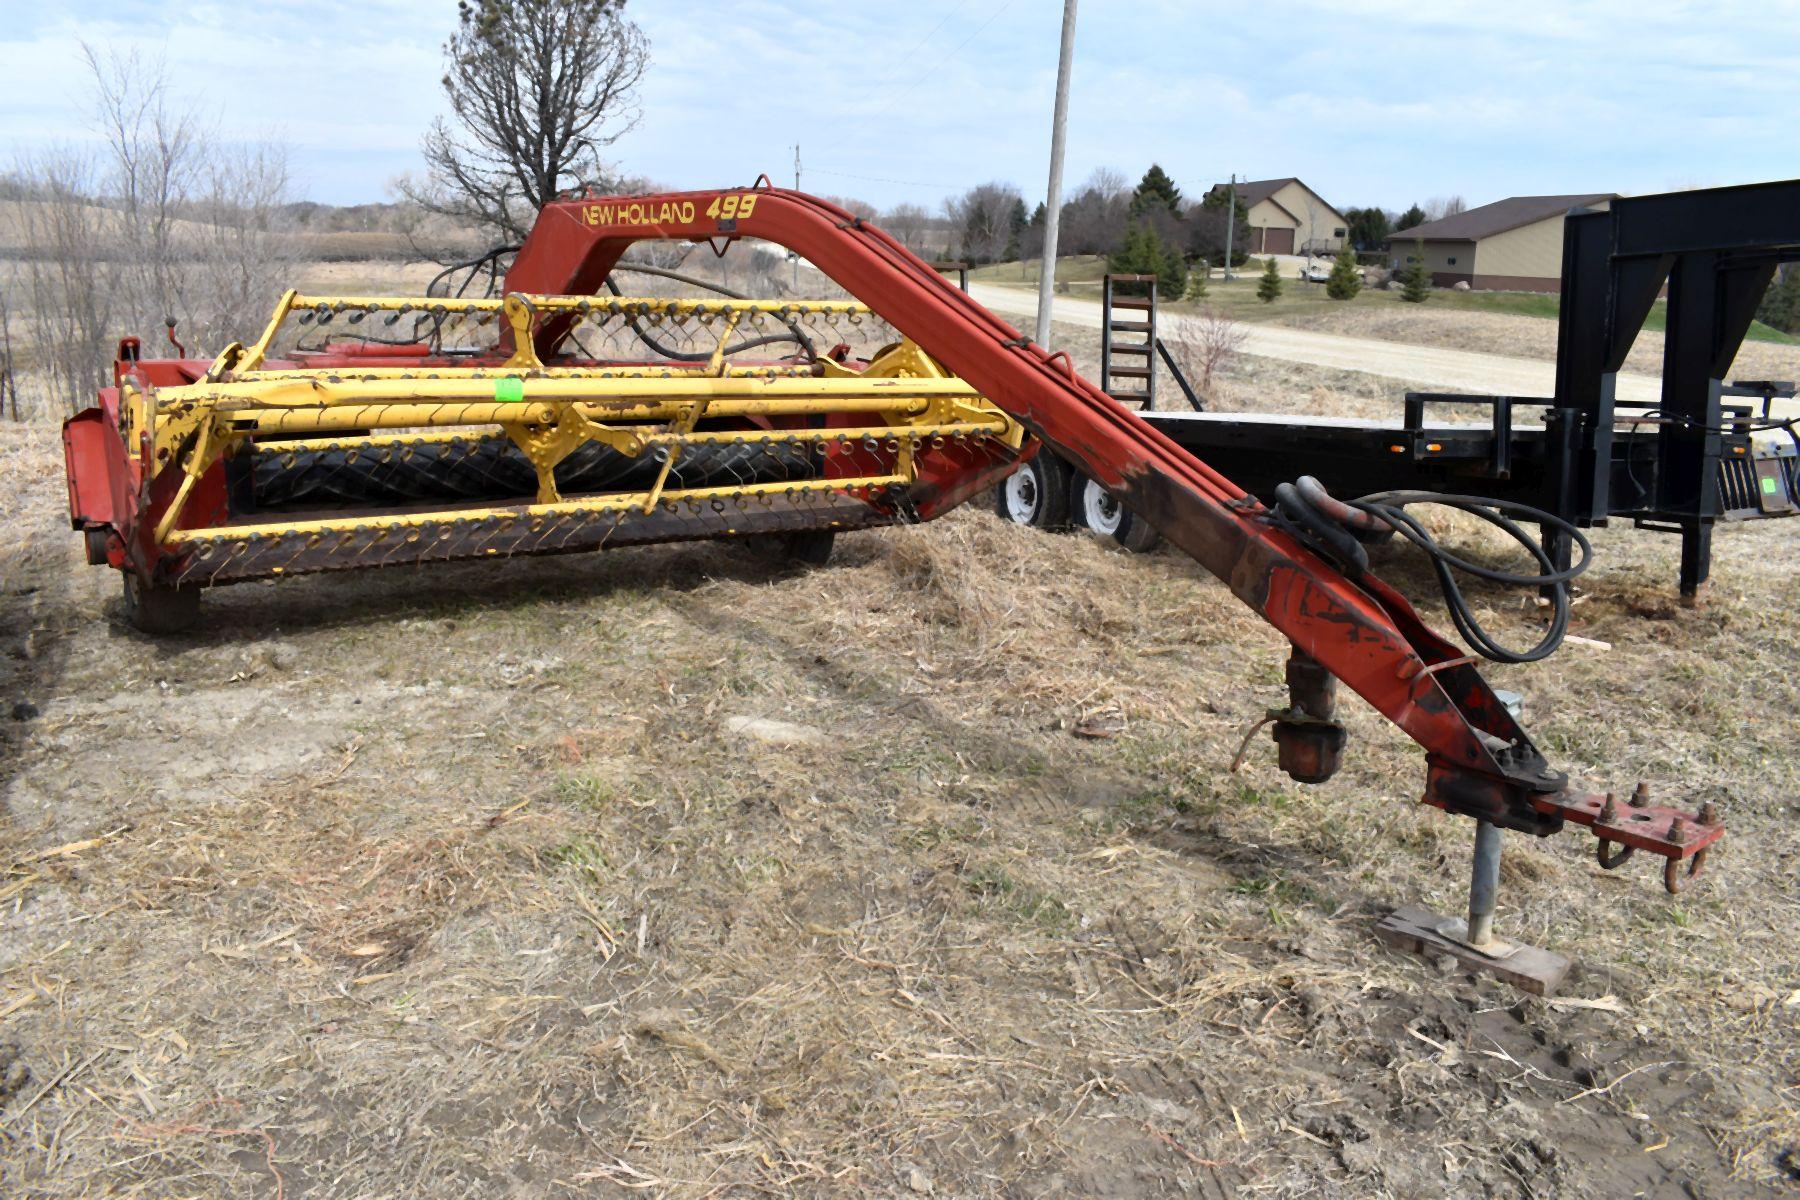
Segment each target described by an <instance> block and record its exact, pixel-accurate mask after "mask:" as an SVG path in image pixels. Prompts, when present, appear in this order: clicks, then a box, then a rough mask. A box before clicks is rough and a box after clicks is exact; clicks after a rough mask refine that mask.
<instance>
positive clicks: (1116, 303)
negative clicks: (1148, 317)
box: [1112, 296, 1153, 312]
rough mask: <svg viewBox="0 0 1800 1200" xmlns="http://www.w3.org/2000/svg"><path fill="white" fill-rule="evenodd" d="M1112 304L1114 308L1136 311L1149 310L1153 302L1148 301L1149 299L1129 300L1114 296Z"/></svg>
mask: <svg viewBox="0 0 1800 1200" xmlns="http://www.w3.org/2000/svg"><path fill="white" fill-rule="evenodd" d="M1112 306H1113V307H1114V308H1130V309H1135V310H1137V311H1138V312H1149V311H1150V309H1151V307H1152V306H1153V302H1152V301H1149V300H1129V299H1126V298H1125V297H1123V296H1120V297H1116V298H1115V299H1114V300H1113V302H1112Z"/></svg>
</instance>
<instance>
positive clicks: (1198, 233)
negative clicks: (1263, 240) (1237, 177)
mask: <svg viewBox="0 0 1800 1200" xmlns="http://www.w3.org/2000/svg"><path fill="white" fill-rule="evenodd" d="M1187 226H1188V247H1187V248H1188V253H1189V254H1192V255H1194V256H1196V257H1198V258H1204V259H1206V260H1207V261H1208V262H1216V263H1222V264H1224V265H1226V266H1230V267H1241V266H1243V265H1244V264H1245V263H1247V262H1249V261H1250V209H1249V207H1248V206H1247V205H1246V204H1245V203H1244V198H1243V197H1242V196H1238V197H1237V203H1236V204H1232V202H1231V192H1230V189H1228V188H1226V187H1224V186H1223V185H1221V186H1219V187H1216V188H1214V189H1213V190H1212V191H1210V192H1208V193H1206V196H1205V198H1204V199H1202V200H1201V201H1200V203H1199V204H1197V205H1195V206H1194V207H1192V208H1190V209H1189V210H1188V214H1187ZM1228 226H1231V227H1233V228H1232V233H1231V238H1230V240H1231V261H1230V262H1229V263H1226V262H1225V242H1226V236H1225V234H1226V228H1227V227H1228Z"/></svg>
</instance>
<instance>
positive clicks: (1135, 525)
mask: <svg viewBox="0 0 1800 1200" xmlns="http://www.w3.org/2000/svg"><path fill="white" fill-rule="evenodd" d="M1069 507H1070V508H1071V509H1073V510H1074V512H1075V517H1076V520H1078V521H1079V522H1080V523H1081V524H1083V525H1085V526H1087V528H1088V529H1089V530H1090V531H1091V532H1093V533H1094V534H1095V535H1096V536H1098V537H1103V538H1111V539H1112V540H1113V541H1115V542H1117V543H1118V544H1119V545H1120V546H1122V547H1124V548H1125V549H1126V550H1129V551H1131V552H1132V553H1133V554H1146V553H1148V552H1149V551H1151V550H1154V549H1156V547H1157V546H1158V545H1160V544H1161V542H1162V535H1161V534H1159V533H1157V532H1156V530H1155V529H1153V528H1152V527H1151V526H1150V523H1149V522H1147V521H1144V520H1142V519H1141V518H1139V517H1138V516H1137V514H1136V513H1133V512H1132V511H1131V510H1130V509H1129V508H1126V507H1125V506H1124V505H1123V504H1121V503H1119V501H1118V500H1116V499H1114V498H1113V495H1112V493H1111V492H1109V491H1107V490H1106V489H1105V488H1103V487H1101V486H1100V485H1099V484H1097V483H1095V482H1094V481H1093V480H1091V479H1089V478H1087V477H1086V476H1084V475H1077V476H1075V479H1074V481H1073V482H1072V483H1071V484H1070V487H1069Z"/></svg>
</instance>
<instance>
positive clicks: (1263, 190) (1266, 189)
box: [1212, 175, 1323, 208]
mask: <svg viewBox="0 0 1800 1200" xmlns="http://www.w3.org/2000/svg"><path fill="white" fill-rule="evenodd" d="M1290 183H1300V181H1299V180H1298V179H1296V178H1294V177H1293V176H1292V175H1290V176H1288V177H1287V178H1286V179H1256V180H1248V181H1246V182H1244V183H1240V184H1238V185H1237V193H1238V199H1240V200H1242V201H1243V202H1244V207H1245V208H1253V207H1255V206H1256V205H1258V204H1261V203H1262V202H1263V201H1264V200H1267V199H1268V198H1269V197H1270V196H1273V195H1274V194H1275V193H1276V192H1279V191H1280V190H1281V189H1282V188H1284V187H1286V186H1287V185H1288V184H1290ZM1229 186H1230V185H1229V184H1224V183H1215V184H1213V189H1212V190H1213V191H1215V192H1217V191H1222V190H1224V189H1225V188H1227V187H1229ZM1300 186H1301V187H1306V185H1305V184H1304V183H1300ZM1307 190H1308V191H1311V190H1312V189H1311V188H1307ZM1314 195H1317V193H1316V192H1315V193H1314ZM1320 198H1321V199H1323V197H1320Z"/></svg>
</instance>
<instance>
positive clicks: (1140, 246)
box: [1106, 221, 1188, 299]
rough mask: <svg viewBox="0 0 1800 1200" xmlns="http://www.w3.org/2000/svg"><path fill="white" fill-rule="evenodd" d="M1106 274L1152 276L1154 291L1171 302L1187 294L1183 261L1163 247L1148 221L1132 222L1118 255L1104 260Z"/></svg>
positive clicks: (1178, 253)
mask: <svg viewBox="0 0 1800 1200" xmlns="http://www.w3.org/2000/svg"><path fill="white" fill-rule="evenodd" d="M1106 266H1107V270H1109V271H1111V272H1112V273H1113V274H1115V275H1154V276H1156V286H1157V289H1158V290H1159V291H1160V292H1161V293H1162V294H1163V295H1164V296H1167V297H1169V298H1171V299H1179V298H1180V297H1181V296H1182V295H1184V294H1185V293H1186V291H1187V276H1188V271H1187V260H1186V259H1184V258H1183V257H1182V256H1181V251H1180V250H1178V249H1176V248H1175V247H1173V246H1164V245H1163V240H1162V238H1161V237H1160V236H1158V234H1157V232H1156V227H1155V226H1154V225H1152V224H1151V223H1150V222H1148V221H1133V222H1132V223H1131V225H1130V227H1129V228H1127V229H1126V230H1125V240H1124V242H1123V243H1121V244H1120V246H1119V249H1118V252H1117V253H1115V254H1113V255H1111V256H1110V257H1109V258H1108V259H1107V260H1106Z"/></svg>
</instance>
